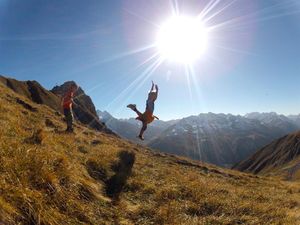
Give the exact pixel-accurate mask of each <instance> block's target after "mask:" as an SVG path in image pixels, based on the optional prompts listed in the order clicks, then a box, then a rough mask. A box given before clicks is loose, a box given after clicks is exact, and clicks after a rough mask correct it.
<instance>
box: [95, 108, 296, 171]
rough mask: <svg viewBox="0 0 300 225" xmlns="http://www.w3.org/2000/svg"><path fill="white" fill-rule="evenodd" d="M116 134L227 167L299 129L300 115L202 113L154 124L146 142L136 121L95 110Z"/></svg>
mask: <svg viewBox="0 0 300 225" xmlns="http://www.w3.org/2000/svg"><path fill="white" fill-rule="evenodd" d="M97 113H98V115H99V117H100V118H101V120H102V121H103V122H104V123H105V124H106V125H107V126H108V128H110V129H111V130H113V131H114V132H115V133H117V134H118V135H120V136H121V137H124V138H126V139H129V140H131V141H134V142H137V143H139V144H144V145H147V146H149V147H151V148H153V149H157V150H159V151H162V152H166V153H171V154H176V155H182V156H187V157H189V158H192V159H196V160H201V161H205V162H209V163H213V164H216V165H220V166H225V167H230V166H232V165H234V164H236V163H238V162H239V161H241V160H244V159H246V158H247V157H249V156H250V155H252V154H253V153H254V152H255V151H256V150H257V149H259V148H261V147H263V146H264V145H266V144H269V143H270V142H271V141H273V140H274V139H276V138H279V137H281V136H284V135H286V134H288V133H290V132H294V131H297V130H299V129H300V124H299V121H300V116H284V115H279V114H277V113H274V112H271V113H257V112H255V113H249V114H246V115H245V116H240V115H237V116H236V115H231V114H215V113H201V114H199V115H197V116H190V117H186V118H183V119H178V120H172V121H166V122H165V121H155V122H154V123H153V124H150V126H149V128H148V130H147V131H146V132H145V138H146V141H145V142H141V141H139V140H138V139H137V138H136V136H137V134H138V132H139V129H140V127H141V124H140V122H138V121H136V120H135V119H116V118H114V117H113V116H112V115H110V114H109V113H108V112H105V111H104V112H101V111H99V110H98V111H97Z"/></svg>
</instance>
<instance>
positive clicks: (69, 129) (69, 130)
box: [66, 128, 74, 133]
mask: <svg viewBox="0 0 300 225" xmlns="http://www.w3.org/2000/svg"><path fill="white" fill-rule="evenodd" d="M66 132H67V133H74V129H73V128H67V129H66Z"/></svg>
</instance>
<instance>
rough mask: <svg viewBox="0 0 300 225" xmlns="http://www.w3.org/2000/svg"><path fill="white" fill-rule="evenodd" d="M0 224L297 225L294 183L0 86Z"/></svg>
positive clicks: (297, 207)
mask: <svg viewBox="0 0 300 225" xmlns="http://www.w3.org/2000/svg"><path fill="white" fill-rule="evenodd" d="M0 106H1V107H0V134H1V135H0V151H1V158H0V160H1V163H0V170H1V173H0V176H1V179H0V190H1V197H0V222H1V224H173V225H176V224H286V225H289V224H299V197H300V196H299V195H300V193H299V184H298V183H287V182H284V181H281V180H278V179H275V178H274V179H273V178H266V177H261V176H254V175H250V174H244V173H241V172H237V171H231V170H226V169H221V168H218V167H215V166H212V165H208V164H204V163H198V162H194V161H190V160H187V159H184V158H180V157H175V156H171V155H166V154H162V153H155V152H153V151H151V150H150V149H147V148H144V147H141V146H139V145H136V144H132V143H130V142H127V141H125V140H123V139H120V138H118V137H116V136H114V135H110V134H106V133H103V132H97V131H96V130H93V129H90V128H88V127H86V126H84V125H82V124H78V123H77V124H76V126H75V134H66V133H64V132H63V130H64V128H65V124H64V122H63V116H62V115H61V114H58V113H57V112H56V111H55V110H53V109H51V108H49V107H47V106H45V105H41V104H36V103H34V102H32V101H30V100H29V99H28V98H25V97H23V96H21V95H18V94H16V93H14V92H13V91H11V90H10V89H8V88H6V87H4V86H3V85H2V84H0Z"/></svg>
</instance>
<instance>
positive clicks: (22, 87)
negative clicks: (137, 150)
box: [0, 76, 110, 132]
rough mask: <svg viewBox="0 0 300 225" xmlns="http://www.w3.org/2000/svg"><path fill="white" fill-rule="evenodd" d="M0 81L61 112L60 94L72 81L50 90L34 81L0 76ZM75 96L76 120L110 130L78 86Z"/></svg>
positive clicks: (95, 127)
mask: <svg viewBox="0 0 300 225" xmlns="http://www.w3.org/2000/svg"><path fill="white" fill-rule="evenodd" d="M0 82H1V83H3V84H4V85H5V86H7V87H9V88H10V89H12V90H13V91H15V92H16V93H18V94H20V95H22V96H25V97H27V98H29V99H30V100H32V101H34V102H35V103H38V104H44V105H47V106H49V107H50V108H52V109H54V110H56V111H59V112H62V108H61V96H62V95H63V93H64V92H65V91H66V90H67V88H68V87H69V85H70V84H71V83H74V82H66V83H64V84H63V85H61V86H56V87H55V88H53V90H52V91H48V90H46V89H45V88H43V87H42V86H41V85H40V84H39V83H38V82H36V81H18V80H15V79H11V78H7V77H3V76H0ZM75 98H76V99H75V102H76V105H74V115H75V118H76V119H77V120H78V121H80V122H82V123H83V124H87V125H89V126H90V127H92V128H94V129H97V130H105V131H106V132H110V130H109V129H107V128H106V127H105V125H104V124H103V123H101V122H100V120H99V118H98V116H97V114H96V110H95V106H94V104H93V102H92V100H91V99H90V97H89V96H87V95H86V94H85V93H84V91H83V90H82V89H81V88H79V90H78V91H77V93H76V94H75Z"/></svg>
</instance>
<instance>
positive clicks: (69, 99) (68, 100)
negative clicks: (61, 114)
mask: <svg viewBox="0 0 300 225" xmlns="http://www.w3.org/2000/svg"><path fill="white" fill-rule="evenodd" d="M73 97H74V92H72V91H68V92H67V93H66V94H65V96H64V98H63V107H64V109H71V108H72V105H73Z"/></svg>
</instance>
